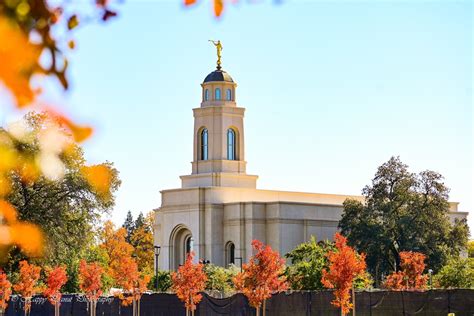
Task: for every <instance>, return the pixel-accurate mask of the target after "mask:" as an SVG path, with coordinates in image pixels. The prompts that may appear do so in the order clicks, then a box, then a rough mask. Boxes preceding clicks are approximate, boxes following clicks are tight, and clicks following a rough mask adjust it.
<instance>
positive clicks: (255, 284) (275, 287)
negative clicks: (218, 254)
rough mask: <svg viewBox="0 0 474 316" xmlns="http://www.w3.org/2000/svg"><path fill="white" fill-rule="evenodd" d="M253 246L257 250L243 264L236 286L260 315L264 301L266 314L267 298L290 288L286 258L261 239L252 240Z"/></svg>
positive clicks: (235, 279)
mask: <svg viewBox="0 0 474 316" xmlns="http://www.w3.org/2000/svg"><path fill="white" fill-rule="evenodd" d="M252 248H253V249H254V250H255V251H256V253H255V255H253V256H252V257H251V258H250V261H249V263H248V264H243V265H242V268H243V271H242V272H241V273H239V274H237V276H236V277H235V278H234V283H235V287H236V289H237V290H238V291H240V292H242V293H243V294H244V295H245V296H246V297H247V298H248V300H249V303H250V305H251V306H253V307H255V309H256V310H257V316H258V315H260V306H261V305H262V303H263V315H265V300H266V299H268V298H270V297H271V296H272V293H274V292H279V291H284V290H286V289H287V288H288V284H287V282H286V278H285V277H284V276H283V271H284V265H285V260H284V259H283V258H281V257H280V254H279V253H278V252H277V251H274V250H272V248H271V247H270V246H268V245H267V246H265V245H264V244H263V243H262V242H261V241H259V240H254V241H252Z"/></svg>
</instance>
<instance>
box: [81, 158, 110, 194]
mask: <svg viewBox="0 0 474 316" xmlns="http://www.w3.org/2000/svg"><path fill="white" fill-rule="evenodd" d="M81 172H82V174H83V176H84V178H85V179H86V180H87V182H89V184H90V185H91V186H92V187H93V188H94V190H95V191H97V193H99V194H108V192H109V188H110V183H111V181H112V174H111V173H110V169H109V168H107V167H106V166H104V165H94V166H87V167H84V168H82V170H81Z"/></svg>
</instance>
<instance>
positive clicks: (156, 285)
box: [155, 246, 161, 292]
mask: <svg viewBox="0 0 474 316" xmlns="http://www.w3.org/2000/svg"><path fill="white" fill-rule="evenodd" d="M160 251H161V246H155V290H156V291H157V292H158V259H159V258H160Z"/></svg>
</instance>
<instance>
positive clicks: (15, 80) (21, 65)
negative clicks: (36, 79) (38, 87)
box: [0, 16, 41, 107]
mask: <svg viewBox="0 0 474 316" xmlns="http://www.w3.org/2000/svg"><path fill="white" fill-rule="evenodd" d="M0 42H1V43H2V44H1V45H0V61H1V62H0V81H2V82H3V84H4V85H5V86H6V87H7V88H8V90H10V91H11V92H12V94H13V96H14V98H15V100H16V104H17V106H18V107H23V106H25V105H28V104H29V103H31V102H32V101H33V100H34V98H35V92H34V91H33V89H32V88H31V86H30V77H31V75H32V74H33V73H34V72H35V71H37V70H38V68H39V67H38V59H39V56H40V54H41V49H40V48H39V46H37V45H34V44H32V43H31V42H29V41H28V38H27V37H26V36H25V35H24V34H23V33H22V31H21V30H20V28H19V27H18V26H17V25H16V24H15V23H14V22H12V21H10V20H9V19H7V18H5V17H3V16H0Z"/></svg>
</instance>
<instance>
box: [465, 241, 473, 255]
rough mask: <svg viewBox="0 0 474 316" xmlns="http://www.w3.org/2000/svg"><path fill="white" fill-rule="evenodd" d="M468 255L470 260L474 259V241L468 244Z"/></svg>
mask: <svg viewBox="0 0 474 316" xmlns="http://www.w3.org/2000/svg"><path fill="white" fill-rule="evenodd" d="M467 254H468V257H469V258H474V240H470V241H469V242H468V244H467Z"/></svg>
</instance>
